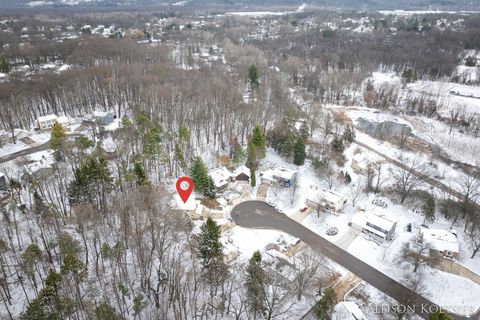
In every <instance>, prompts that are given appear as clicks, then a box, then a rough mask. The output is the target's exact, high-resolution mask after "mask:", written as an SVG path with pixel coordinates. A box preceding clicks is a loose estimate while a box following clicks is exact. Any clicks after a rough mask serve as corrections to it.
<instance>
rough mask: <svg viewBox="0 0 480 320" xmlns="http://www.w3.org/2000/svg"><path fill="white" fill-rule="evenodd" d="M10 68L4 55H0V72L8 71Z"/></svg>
mask: <svg viewBox="0 0 480 320" xmlns="http://www.w3.org/2000/svg"><path fill="white" fill-rule="evenodd" d="M10 70H11V67H10V63H9V62H8V60H7V59H6V58H5V57H4V56H1V57H0V72H1V73H9V72H10Z"/></svg>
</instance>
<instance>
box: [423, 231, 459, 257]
mask: <svg viewBox="0 0 480 320" xmlns="http://www.w3.org/2000/svg"><path fill="white" fill-rule="evenodd" d="M420 232H421V233H422V237H423V241H424V242H428V243H429V244H430V245H431V246H432V249H434V250H437V251H440V252H443V251H449V252H454V253H458V252H459V251H460V249H459V245H458V242H457V237H456V236H455V235H454V234H453V233H451V232H450V231H448V230H442V229H427V228H422V229H421V230H420Z"/></svg>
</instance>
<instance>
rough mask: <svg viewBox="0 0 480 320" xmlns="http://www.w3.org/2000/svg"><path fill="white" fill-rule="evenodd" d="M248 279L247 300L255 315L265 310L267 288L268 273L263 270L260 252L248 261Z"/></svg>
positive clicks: (246, 282) (246, 284)
mask: <svg viewBox="0 0 480 320" xmlns="http://www.w3.org/2000/svg"><path fill="white" fill-rule="evenodd" d="M246 271H247V277H246V281H245V287H246V289H247V299H248V304H249V306H250V308H251V310H252V311H253V312H254V313H257V312H262V311H263V309H264V308H265V298H266V297H265V286H266V277H267V276H266V273H265V271H264V270H263V268H262V255H261V253H260V251H258V250H257V251H255V252H254V253H253V255H252V257H251V258H250V260H249V261H248V266H247V270H246Z"/></svg>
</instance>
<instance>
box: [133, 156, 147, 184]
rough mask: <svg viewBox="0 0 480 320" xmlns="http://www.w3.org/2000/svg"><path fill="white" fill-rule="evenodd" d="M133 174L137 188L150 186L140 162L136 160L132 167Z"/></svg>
mask: <svg viewBox="0 0 480 320" xmlns="http://www.w3.org/2000/svg"><path fill="white" fill-rule="evenodd" d="M133 173H134V174H135V178H136V181H137V186H147V185H150V181H148V178H147V175H146V174H145V169H143V164H142V162H141V161H140V160H136V161H135V164H134V165H133Z"/></svg>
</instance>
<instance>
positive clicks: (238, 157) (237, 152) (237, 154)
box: [232, 143, 245, 167]
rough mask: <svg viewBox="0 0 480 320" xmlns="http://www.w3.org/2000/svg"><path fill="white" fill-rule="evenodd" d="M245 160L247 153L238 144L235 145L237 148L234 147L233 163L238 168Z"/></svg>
mask: <svg viewBox="0 0 480 320" xmlns="http://www.w3.org/2000/svg"><path fill="white" fill-rule="evenodd" d="M244 160H245V151H244V150H243V148H242V146H241V145H240V144H238V143H237V144H235V147H233V157H232V163H233V165H234V166H236V167H237V166H238V165H239V164H240V163H242V162H243V161H244Z"/></svg>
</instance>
